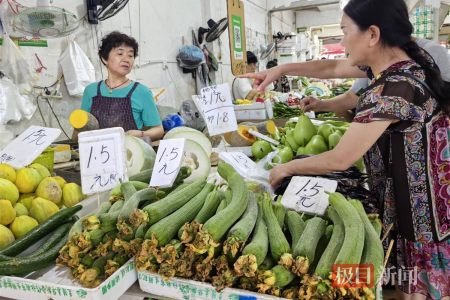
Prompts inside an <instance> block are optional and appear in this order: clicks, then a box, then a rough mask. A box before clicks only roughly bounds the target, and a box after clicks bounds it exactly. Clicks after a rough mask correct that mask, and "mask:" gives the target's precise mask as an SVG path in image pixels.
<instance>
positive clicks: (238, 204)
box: [202, 162, 248, 241]
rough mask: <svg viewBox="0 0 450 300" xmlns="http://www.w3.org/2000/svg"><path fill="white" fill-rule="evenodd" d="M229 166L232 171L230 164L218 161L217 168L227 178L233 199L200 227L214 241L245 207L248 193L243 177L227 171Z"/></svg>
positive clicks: (222, 234) (236, 218)
mask: <svg viewBox="0 0 450 300" xmlns="http://www.w3.org/2000/svg"><path fill="white" fill-rule="evenodd" d="M229 168H231V169H232V170H233V171H234V169H233V168H232V167H231V165H228V164H226V163H222V162H219V165H218V168H217V169H218V172H219V174H220V176H221V177H222V178H224V179H225V180H227V182H228V184H229V185H230V188H231V189H232V190H233V199H232V201H231V203H230V204H229V205H227V207H226V208H225V209H224V210H222V211H220V212H219V213H218V214H216V215H215V216H214V217H212V218H211V219H209V220H208V221H207V222H206V223H205V225H204V226H203V228H202V229H203V230H204V231H207V232H208V234H209V235H210V236H211V237H212V239H213V240H214V241H218V240H220V239H221V238H222V237H223V236H224V235H225V234H226V233H227V231H228V229H229V228H230V227H231V226H232V225H233V224H234V222H236V221H237V220H238V219H239V218H240V217H241V216H242V214H243V213H244V211H245V209H246V208H247V202H248V194H247V185H246V184H245V181H244V178H242V176H241V175H239V173H237V172H236V171H234V172H228V170H227V169H229Z"/></svg>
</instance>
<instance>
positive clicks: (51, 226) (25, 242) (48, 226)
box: [0, 205, 82, 259]
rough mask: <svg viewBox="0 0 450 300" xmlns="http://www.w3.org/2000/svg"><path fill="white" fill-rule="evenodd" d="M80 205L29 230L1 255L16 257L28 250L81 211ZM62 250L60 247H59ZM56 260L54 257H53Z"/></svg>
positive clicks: (61, 211)
mask: <svg viewBox="0 0 450 300" xmlns="http://www.w3.org/2000/svg"><path fill="white" fill-rule="evenodd" d="M81 208H82V206H81V205H75V206H72V207H71V208H65V209H61V210H60V211H58V212H57V213H56V214H54V215H53V216H51V217H50V218H48V219H47V220H45V221H44V222H42V223H41V224H39V225H38V226H36V227H34V228H33V229H31V230H30V231H29V232H27V233H26V234H25V235H23V236H22V237H20V238H18V239H17V240H15V241H14V242H12V243H11V244H9V245H7V246H6V247H5V248H3V249H1V250H0V254H2V255H18V254H20V253H22V252H23V251H25V250H26V249H28V248H29V247H30V246H31V245H33V244H34V243H36V242H37V241H39V240H40V239H42V238H43V237H45V236H47V235H48V234H49V233H50V232H52V231H53V230H55V229H56V228H58V227H59V226H61V223H62V222H64V221H66V220H67V219H68V218H70V217H71V216H73V215H74V214H76V213H77V212H78V211H79V210H81ZM61 248H62V246H61ZM55 259H56V257H55Z"/></svg>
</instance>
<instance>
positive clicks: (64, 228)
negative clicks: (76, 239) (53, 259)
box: [0, 223, 72, 262]
mask: <svg viewBox="0 0 450 300" xmlns="http://www.w3.org/2000/svg"><path fill="white" fill-rule="evenodd" d="M71 227H72V224H71V223H66V224H63V225H61V226H60V227H58V228H57V229H55V231H53V232H52V233H51V234H50V236H49V237H48V239H46V240H45V241H44V242H43V243H42V245H41V246H39V248H37V249H36V250H35V251H33V252H32V253H30V254H28V255H25V256H21V258H24V257H27V258H32V257H35V256H39V255H41V254H42V253H45V252H46V251H47V250H49V249H50V248H52V247H53V246H55V245H56V244H57V243H58V242H59V241H60V240H61V239H62V238H63V237H64V236H65V235H66V234H67V232H68V231H69V230H70V228H71ZM12 259H14V256H6V255H0V262H2V261H7V260H12Z"/></svg>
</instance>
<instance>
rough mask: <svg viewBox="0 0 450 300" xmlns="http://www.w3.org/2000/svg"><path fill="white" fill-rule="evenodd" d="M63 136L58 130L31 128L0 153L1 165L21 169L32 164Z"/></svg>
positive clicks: (39, 127)
mask: <svg viewBox="0 0 450 300" xmlns="http://www.w3.org/2000/svg"><path fill="white" fill-rule="evenodd" d="M60 134H61V130H60V129H57V128H47V127H41V126H30V127H28V129H27V130H25V131H24V132H23V133H22V134H21V135H19V136H18V137H17V138H16V139H14V140H13V141H12V142H11V143H9V144H8V146H6V147H5V148H4V149H3V150H2V151H0V163H5V164H8V165H10V166H12V167H13V168H14V169H21V168H24V167H26V166H28V165H29V164H31V163H32V162H33V161H34V160H35V159H36V158H37V157H38V156H39V155H41V153H42V152H43V151H44V150H45V148H47V147H48V146H50V144H51V143H53V141H54V140H56V139H57V138H58V137H59V135H60Z"/></svg>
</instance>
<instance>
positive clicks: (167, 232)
mask: <svg viewBox="0 0 450 300" xmlns="http://www.w3.org/2000/svg"><path fill="white" fill-rule="evenodd" d="M193 184H194V183H193ZM214 186H215V185H214V184H212V183H207V184H206V185H205V186H204V188H203V189H202V190H201V192H200V193H198V194H197V195H196V196H195V197H194V198H192V200H190V201H189V202H188V203H186V204H185V205H183V207H181V208H180V209H178V210H177V211H175V212H174V213H173V214H171V215H170V216H168V217H166V218H164V219H162V220H161V221H159V222H158V223H156V224H154V225H152V226H151V227H150V228H149V229H148V230H147V232H146V234H145V239H150V238H151V237H152V235H154V236H155V238H156V239H157V240H158V246H159V247H163V246H165V245H166V244H167V243H168V242H169V241H170V240H171V239H172V238H173V237H174V236H175V235H176V234H177V232H178V229H179V228H180V226H181V225H183V224H184V223H186V222H191V221H192V220H193V219H194V218H195V216H196V215H197V213H198V212H199V211H200V209H201V208H202V206H203V203H204V202H205V198H206V197H207V196H208V194H209V193H211V191H212V190H213V189H214Z"/></svg>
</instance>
